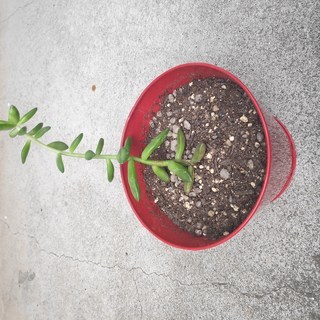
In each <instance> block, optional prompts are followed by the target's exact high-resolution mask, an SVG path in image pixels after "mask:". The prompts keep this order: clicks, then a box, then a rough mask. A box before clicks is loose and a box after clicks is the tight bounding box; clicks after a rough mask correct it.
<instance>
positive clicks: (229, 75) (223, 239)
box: [120, 62, 272, 251]
mask: <svg viewBox="0 0 320 320" xmlns="http://www.w3.org/2000/svg"><path fill="white" fill-rule="evenodd" d="M190 66H193V67H197V66H198V67H206V68H210V69H214V70H217V71H219V72H221V73H223V74H225V75H226V76H227V78H229V79H230V80H232V81H233V82H234V83H236V84H237V85H238V86H240V87H241V88H242V89H243V90H244V92H245V93H246V94H247V95H248V97H249V98H250V100H251V101H252V103H253V105H254V107H255V109H256V111H257V112H258V115H259V119H260V121H261V124H262V127H263V131H264V136H265V142H266V151H267V164H266V169H265V176H264V182H263V186H262V188H261V192H260V194H259V197H258V199H257V200H256V202H255V204H254V206H253V208H252V209H251V211H250V212H249V214H248V215H247V217H246V218H245V220H244V221H243V222H242V223H241V224H240V225H238V227H237V228H236V229H234V230H233V231H232V232H231V233H230V234H229V235H227V236H224V237H221V238H220V239H218V240H216V241H214V242H212V243H209V244H206V245H203V246H201V247H190V246H188V247H187V246H183V245H177V244H175V243H172V242H171V241H168V240H165V239H163V238H162V237H160V236H159V235H158V234H156V233H155V232H154V231H152V230H151V229H150V228H149V227H148V225H146V224H145V223H144V221H143V220H142V219H141V218H140V215H139V214H138V212H136V210H135V208H134V206H133V205H132V203H131V201H130V197H129V192H130V190H128V189H127V188H124V189H125V194H126V197H127V200H128V202H129V204H130V206H131V208H132V210H133V212H134V214H135V215H136V217H137V218H138V220H139V221H140V222H141V224H142V225H143V226H144V227H145V228H146V229H147V230H148V231H149V232H151V233H152V234H153V235H154V236H155V237H156V238H158V239H159V240H161V241H162V242H164V243H166V244H167V245H170V246H172V247H175V248H179V249H184V250H191V251H198V250H204V249H210V248H213V247H216V246H218V245H220V244H223V243H224V242H226V241H228V240H230V239H231V238H233V237H234V236H235V235H237V234H238V233H239V232H240V231H241V230H242V229H243V228H244V227H245V226H246V225H247V223H248V222H249V221H250V220H251V218H252V217H253V215H254V214H255V213H256V211H257V209H258V208H259V207H260V205H261V202H262V199H263V197H264V194H265V192H266V189H267V186H268V182H269V178H270V171H271V161H272V156H271V142H270V133H269V130H268V125H267V123H266V120H265V117H264V114H263V111H262V109H261V107H260V105H259V104H258V102H257V100H256V99H255V98H254V96H253V94H252V93H251V91H250V90H249V89H248V88H247V86H246V85H245V84H244V83H243V82H242V81H241V80H240V79H239V78H237V77H236V76H235V75H233V74H232V73H230V72H229V71H227V70H225V69H223V68H221V67H218V66H215V65H213V64H209V63H204V62H189V63H184V64H180V65H177V66H175V67H172V68H170V69H168V70H166V71H165V72H163V73H161V74H160V75H159V76H157V77H156V78H155V79H154V80H152V81H151V82H150V84H149V85H148V86H147V87H146V88H145V89H144V90H143V91H142V93H141V94H140V96H139V98H138V99H137V100H136V102H135V104H134V106H133V107H132V109H131V111H130V113H129V115H128V117H127V120H126V123H125V126H124V129H123V132H122V138H121V146H122V145H123V144H124V141H125V138H126V137H125V132H126V129H127V126H128V124H129V120H130V118H131V115H132V114H133V113H134V112H135V110H136V108H137V107H138V105H139V104H140V101H141V99H142V97H143V96H144V95H145V93H146V92H147V91H148V90H149V89H150V88H151V87H152V86H153V85H154V84H155V83H156V82H157V81H158V80H159V79H161V78H162V77H164V76H165V75H166V74H167V73H170V72H172V71H176V70H179V69H182V68H185V67H190ZM120 171H121V180H122V183H123V184H124V181H125V176H124V171H123V169H122V165H121V166H120ZM186 232H187V231H186Z"/></svg>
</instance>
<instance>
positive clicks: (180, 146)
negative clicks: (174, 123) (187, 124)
mask: <svg viewBox="0 0 320 320" xmlns="http://www.w3.org/2000/svg"><path fill="white" fill-rule="evenodd" d="M177 142H178V143H177V149H176V156H175V158H176V159H177V160H181V159H182V157H183V153H184V149H185V146H186V138H185V136H184V133H183V131H182V129H181V128H179V130H178V133H177Z"/></svg>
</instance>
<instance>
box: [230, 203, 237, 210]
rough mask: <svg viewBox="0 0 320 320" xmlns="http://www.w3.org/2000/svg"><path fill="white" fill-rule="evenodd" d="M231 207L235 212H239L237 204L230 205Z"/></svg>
mask: <svg viewBox="0 0 320 320" xmlns="http://www.w3.org/2000/svg"><path fill="white" fill-rule="evenodd" d="M230 207H231V208H232V209H233V210H234V211H239V207H237V206H236V205H235V204H230Z"/></svg>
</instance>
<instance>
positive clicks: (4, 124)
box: [0, 121, 15, 131]
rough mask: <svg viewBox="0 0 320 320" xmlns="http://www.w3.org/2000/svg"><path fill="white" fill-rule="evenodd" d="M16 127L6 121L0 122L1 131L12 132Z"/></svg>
mask: <svg viewBox="0 0 320 320" xmlns="http://www.w3.org/2000/svg"><path fill="white" fill-rule="evenodd" d="M14 127H15V125H14V124H11V123H8V122H6V121H1V122H0V131H4V130H10V129H12V128H14Z"/></svg>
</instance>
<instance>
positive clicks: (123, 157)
mask: <svg viewBox="0 0 320 320" xmlns="http://www.w3.org/2000/svg"><path fill="white" fill-rule="evenodd" d="M129 156H130V151H129V150H127V149H125V148H121V149H120V150H119V152H118V154H117V160H118V162H119V163H121V164H122V163H125V162H126V161H127V160H128V159H129Z"/></svg>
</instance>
